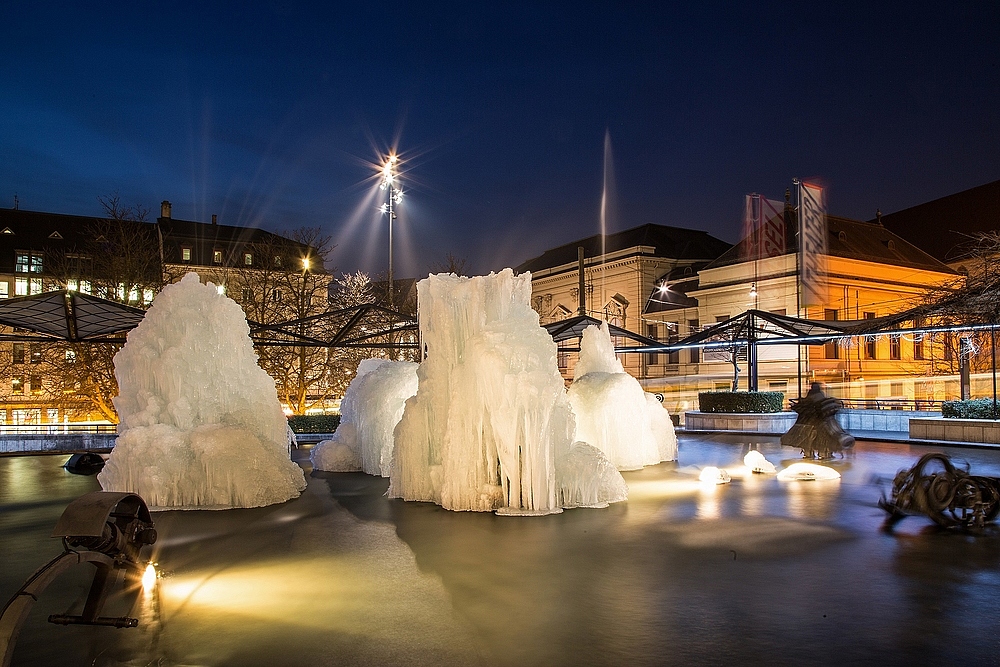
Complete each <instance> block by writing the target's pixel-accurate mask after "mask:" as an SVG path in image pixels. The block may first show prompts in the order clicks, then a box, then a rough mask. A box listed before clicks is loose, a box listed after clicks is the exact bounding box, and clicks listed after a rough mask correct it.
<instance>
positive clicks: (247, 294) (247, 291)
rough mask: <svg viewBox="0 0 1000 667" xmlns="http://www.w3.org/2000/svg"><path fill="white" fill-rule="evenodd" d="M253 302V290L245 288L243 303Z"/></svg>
mask: <svg viewBox="0 0 1000 667" xmlns="http://www.w3.org/2000/svg"><path fill="white" fill-rule="evenodd" d="M250 301H253V290H252V289H250V288H249V287H244V288H243V302H244V303H247V302H250Z"/></svg>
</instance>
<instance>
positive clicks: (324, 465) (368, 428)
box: [310, 359, 417, 477]
mask: <svg viewBox="0 0 1000 667" xmlns="http://www.w3.org/2000/svg"><path fill="white" fill-rule="evenodd" d="M415 393H417V364H415V363H413V362H409V361H389V360H387V359H365V360H364V361H362V362H361V364H360V365H359V366H358V372H357V375H355V376H354V380H352V381H351V384H350V386H348V387H347V391H346V392H344V398H343V400H342V401H341V402H340V426H339V427H338V428H337V432H336V433H335V434H334V439H333V440H326V441H324V442H321V443H320V444H318V445H317V446H316V447H314V448H313V450H312V454H311V455H310V456H311V458H312V462H313V467H314V468H316V469H318V470H329V471H332V472H346V471H347V470H348V469H350V468H346V467H345V466H352V465H355V460H356V463H357V465H359V466H360V468H361V470H363V471H364V472H366V473H368V474H369V475H380V476H382V477H388V476H389V468H390V464H391V462H392V450H393V430H394V429H395V428H396V424H398V423H399V420H400V419H401V418H402V417H403V408H404V406H405V404H406V399H408V398H410V397H411V396H413V395H414V394H415ZM342 431H344V432H345V433H344V435H343V436H341V432H342ZM348 431H349V433H347V432H348ZM338 436H341V437H338ZM345 447H349V448H351V449H352V450H353V453H354V459H355V460H350V459H349V458H348V454H347V452H344V451H341V450H343V449H344V448H345ZM334 450H336V453H335V451H334ZM353 469H354V470H357V469H358V468H357V467H354V468H353Z"/></svg>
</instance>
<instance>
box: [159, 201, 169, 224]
mask: <svg viewBox="0 0 1000 667" xmlns="http://www.w3.org/2000/svg"><path fill="white" fill-rule="evenodd" d="M160 217H161V218H167V219H168V220H169V219H170V202H168V201H167V200H166V199H164V200H163V201H161V202H160Z"/></svg>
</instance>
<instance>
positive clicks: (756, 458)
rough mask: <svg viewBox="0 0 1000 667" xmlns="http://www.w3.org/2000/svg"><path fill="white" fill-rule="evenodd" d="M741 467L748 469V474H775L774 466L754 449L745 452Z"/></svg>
mask: <svg viewBox="0 0 1000 667" xmlns="http://www.w3.org/2000/svg"><path fill="white" fill-rule="evenodd" d="M743 465H745V466H746V467H747V468H749V469H750V472H756V473H773V472H777V471H776V470H775V468H774V464H773V463H771V462H770V461H768V460H767V459H765V458H764V455H763V454H761V453H760V452H758V451H757V450H756V449H751V450H750V451H749V452H747V455H746V456H744V457H743Z"/></svg>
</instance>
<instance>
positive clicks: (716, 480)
mask: <svg viewBox="0 0 1000 667" xmlns="http://www.w3.org/2000/svg"><path fill="white" fill-rule="evenodd" d="M698 481H699V482H704V483H705V484H729V483H730V482H731V481H733V477H732V475H730V474H729V472H727V471H725V470H721V469H719V468H716V467H715V466H707V467H706V468H705V469H704V470H702V471H701V474H700V475H698Z"/></svg>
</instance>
